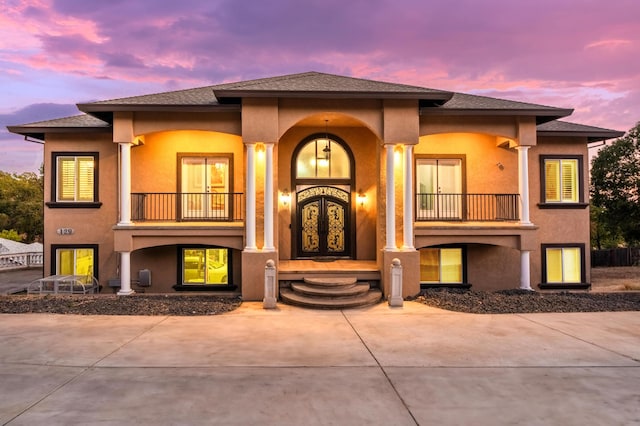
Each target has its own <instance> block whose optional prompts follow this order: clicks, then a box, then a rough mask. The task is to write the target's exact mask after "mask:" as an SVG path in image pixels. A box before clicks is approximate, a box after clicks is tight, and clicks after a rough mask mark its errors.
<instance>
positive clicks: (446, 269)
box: [420, 247, 464, 284]
mask: <svg viewBox="0 0 640 426" xmlns="http://www.w3.org/2000/svg"><path fill="white" fill-rule="evenodd" d="M463 269H464V268H463V250H462V248H460V247H454V248H422V249H420V282H423V283H448V284H462V283H463V282H464V277H463V275H464V274H463Z"/></svg>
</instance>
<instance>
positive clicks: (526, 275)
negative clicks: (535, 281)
mask: <svg viewBox="0 0 640 426" xmlns="http://www.w3.org/2000/svg"><path fill="white" fill-rule="evenodd" d="M520 289H521V290H533V289H532V288H531V252H530V251H528V250H521V251H520Z"/></svg>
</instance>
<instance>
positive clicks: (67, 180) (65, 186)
mask: <svg viewBox="0 0 640 426" xmlns="http://www.w3.org/2000/svg"><path fill="white" fill-rule="evenodd" d="M97 159H98V155H97V154H96V153H82V154H75V153H74V154H67V153H54V154H53V163H54V168H55V172H54V183H53V186H54V189H53V197H52V198H53V200H55V202H58V203H93V202H95V201H96V200H97V196H96V194H97Z"/></svg>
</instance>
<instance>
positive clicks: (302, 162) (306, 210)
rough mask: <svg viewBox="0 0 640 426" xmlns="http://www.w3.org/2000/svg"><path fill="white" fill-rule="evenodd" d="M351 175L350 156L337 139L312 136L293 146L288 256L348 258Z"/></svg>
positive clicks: (350, 253) (350, 249) (351, 239)
mask: <svg viewBox="0 0 640 426" xmlns="http://www.w3.org/2000/svg"><path fill="white" fill-rule="evenodd" d="M354 176H355V162H354V159H353V154H352V152H351V150H350V148H349V146H348V145H347V144H346V143H345V142H344V141H343V140H342V139H340V138H339V137H337V136H335V135H331V134H328V133H323V134H314V135H311V136H309V137H307V138H305V139H304V140H303V141H302V142H301V143H300V144H299V145H298V146H297V147H296V149H295V151H294V152H293V156H292V162H291V181H292V182H293V185H294V188H295V198H294V200H295V209H293V211H292V218H291V219H292V220H291V240H292V242H293V245H292V249H293V250H292V251H293V252H292V257H294V258H316V259H317V258H326V257H342V258H350V257H353V255H354V253H355V228H354V222H355V220H354V213H355V212H354V203H353V202H352V199H353V190H354V189H353V188H354V182H353V179H354Z"/></svg>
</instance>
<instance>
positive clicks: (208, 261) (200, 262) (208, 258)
mask: <svg viewBox="0 0 640 426" xmlns="http://www.w3.org/2000/svg"><path fill="white" fill-rule="evenodd" d="M230 263H231V262H230V257H229V249H226V248H196V247H185V248H182V250H181V264H182V285H185V286H190V285H196V286H203V285H206V286H219V285H224V286H227V285H229V273H230V270H231V268H230Z"/></svg>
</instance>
